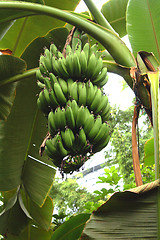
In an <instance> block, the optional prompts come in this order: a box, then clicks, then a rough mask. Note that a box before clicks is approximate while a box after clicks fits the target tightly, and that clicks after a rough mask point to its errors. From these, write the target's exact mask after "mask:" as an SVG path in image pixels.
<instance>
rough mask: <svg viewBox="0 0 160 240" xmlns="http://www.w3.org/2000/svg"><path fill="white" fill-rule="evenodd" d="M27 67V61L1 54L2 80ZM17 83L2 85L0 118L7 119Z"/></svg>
mask: <svg viewBox="0 0 160 240" xmlns="http://www.w3.org/2000/svg"><path fill="white" fill-rule="evenodd" d="M25 69H26V64H25V62H24V61H23V60H22V59H20V58H17V57H13V56H8V55H1V56H0V76H1V77H0V81H4V80H5V79H7V78H9V77H12V76H15V75H16V74H19V73H22V72H23V71H24V70H25ZM15 88H16V83H12V84H8V85H6V86H1V87H0V120H6V119H7V117H8V115H9V113H10V110H11V107H12V105H13V101H14V98H15Z"/></svg>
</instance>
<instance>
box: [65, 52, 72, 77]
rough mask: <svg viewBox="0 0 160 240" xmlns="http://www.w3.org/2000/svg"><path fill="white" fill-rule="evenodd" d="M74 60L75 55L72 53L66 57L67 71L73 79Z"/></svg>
mask: <svg viewBox="0 0 160 240" xmlns="http://www.w3.org/2000/svg"><path fill="white" fill-rule="evenodd" d="M72 58H73V53H70V54H68V55H67V56H66V69H67V72H68V73H69V75H70V77H73V75H74V69H73V61H72Z"/></svg>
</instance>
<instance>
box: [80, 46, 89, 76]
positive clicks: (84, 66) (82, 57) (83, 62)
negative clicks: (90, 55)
mask: <svg viewBox="0 0 160 240" xmlns="http://www.w3.org/2000/svg"><path fill="white" fill-rule="evenodd" d="M79 63H80V65H81V78H84V77H85V73H86V71H87V66H88V64H87V59H86V54H85V52H84V51H83V50H82V51H81V52H80V55H79Z"/></svg>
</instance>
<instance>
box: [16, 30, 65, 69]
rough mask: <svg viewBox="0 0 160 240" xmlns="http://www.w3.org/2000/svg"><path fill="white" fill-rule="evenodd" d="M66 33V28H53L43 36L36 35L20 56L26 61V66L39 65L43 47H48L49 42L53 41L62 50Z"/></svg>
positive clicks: (33, 66)
mask: <svg viewBox="0 0 160 240" xmlns="http://www.w3.org/2000/svg"><path fill="white" fill-rule="evenodd" d="M68 33H69V31H68V30H67V28H64V27H62V28H55V29H53V30H52V31H50V32H49V33H47V34H46V35H45V36H44V37H38V38H36V39H35V40H33V41H32V42H31V44H30V45H29V46H27V48H26V49H25V51H24V53H23V55H22V56H21V57H22V59H24V60H25V61H26V62H27V68H28V69H30V68H35V67H38V66H39V58H40V55H41V54H43V53H44V48H48V49H49V47H50V44H51V43H54V44H55V45H56V46H57V48H58V49H59V50H60V51H62V50H63V47H64V44H65V41H66V38H67V36H68ZM31 53H32V54H31Z"/></svg>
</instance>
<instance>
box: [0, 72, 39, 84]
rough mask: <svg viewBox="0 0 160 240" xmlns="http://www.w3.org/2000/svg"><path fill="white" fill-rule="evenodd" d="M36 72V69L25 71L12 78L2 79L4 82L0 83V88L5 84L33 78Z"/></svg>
mask: <svg viewBox="0 0 160 240" xmlns="http://www.w3.org/2000/svg"><path fill="white" fill-rule="evenodd" d="M36 70H37V68H34V69H31V70H27V71H25V72H23V73H21V74H17V75H15V76H13V77H10V78H7V79H4V80H2V81H0V87H2V86H4V85H6V84H9V83H13V82H18V81H21V80H24V79H26V78H30V77H35V76H36Z"/></svg>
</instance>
